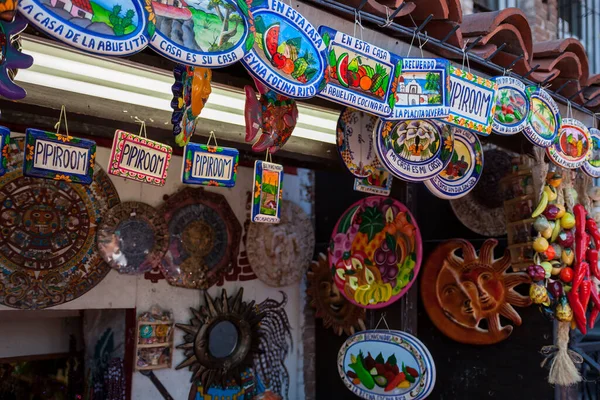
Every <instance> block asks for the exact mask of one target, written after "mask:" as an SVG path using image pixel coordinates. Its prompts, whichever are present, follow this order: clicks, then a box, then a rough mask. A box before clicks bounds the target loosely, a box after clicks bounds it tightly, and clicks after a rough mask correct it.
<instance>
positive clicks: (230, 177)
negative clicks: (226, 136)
mask: <svg viewBox="0 0 600 400" xmlns="http://www.w3.org/2000/svg"><path fill="white" fill-rule="evenodd" d="M239 158H240V152H239V151H238V150H237V149H234V148H231V147H219V146H209V145H206V144H198V143H188V144H187V145H186V146H185V149H184V150H183V168H182V173H181V182H183V183H186V184H188V185H203V186H221V187H233V186H235V180H236V178H237V169H238V161H239Z"/></svg>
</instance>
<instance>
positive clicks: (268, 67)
mask: <svg viewBox="0 0 600 400" xmlns="http://www.w3.org/2000/svg"><path fill="white" fill-rule="evenodd" d="M240 3H242V2H240ZM247 4H249V9H248V23H249V25H250V32H251V36H250V37H252V38H253V40H252V39H250V40H249V41H248V43H250V44H252V47H251V48H248V47H247V49H248V53H247V54H246V55H245V56H244V58H242V59H241V60H240V61H241V62H242V64H243V65H244V67H246V69H247V70H248V72H249V73H250V75H251V76H253V77H254V78H255V79H256V80H258V81H260V82H262V83H263V84H264V85H267V86H268V87H269V88H271V89H273V90H274V91H276V92H277V93H279V94H281V95H283V96H287V97H290V98H293V99H307V98H311V97H315V96H316V95H317V94H319V92H321V91H322V90H323V88H324V87H325V66H326V65H327V59H326V55H325V50H326V45H325V42H324V41H323V38H321V35H319V32H318V31H317V29H315V27H313V26H312V25H311V23H310V22H309V21H308V20H306V19H305V18H304V17H303V16H302V15H301V14H300V12H299V11H298V10H296V9H295V8H293V7H291V6H290V5H288V4H287V3H284V2H281V1H278V0H271V1H268V2H265V1H260V0H252V1H248V3H247ZM240 7H246V5H245V4H244V5H243V6H242V5H240ZM252 42H254V43H252Z"/></svg>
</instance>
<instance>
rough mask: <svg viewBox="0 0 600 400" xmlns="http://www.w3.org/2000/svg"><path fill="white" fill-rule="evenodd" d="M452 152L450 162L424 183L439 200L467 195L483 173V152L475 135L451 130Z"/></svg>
mask: <svg viewBox="0 0 600 400" xmlns="http://www.w3.org/2000/svg"><path fill="white" fill-rule="evenodd" d="M452 133H453V136H454V152H453V153H452V158H451V159H450V162H449V163H448V165H447V166H446V168H444V169H443V170H442V172H440V173H439V174H437V175H436V176H434V177H433V178H432V179H430V180H428V181H425V186H427V189H429V191H430V192H431V193H433V194H434V195H436V196H437V197H439V198H440V199H448V200H452V199H458V198H461V197H463V196H464V195H466V194H467V193H469V192H470V191H471V190H473V188H474V187H475V185H477V182H479V178H480V177H481V172H482V171H483V150H482V148H481V143H480V142H479V138H478V137H477V135H476V134H474V133H472V132H469V131H466V130H464V129H460V128H453V129H452Z"/></svg>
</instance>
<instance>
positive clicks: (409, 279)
mask: <svg viewBox="0 0 600 400" xmlns="http://www.w3.org/2000/svg"><path fill="white" fill-rule="evenodd" d="M421 258H422V243H421V233H420V232H419V227H418V226H417V224H416V221H415V220H414V218H413V216H412V215H411V213H410V211H408V209H407V208H406V206H404V204H402V203H400V202H399V201H397V200H394V199H391V198H387V197H380V196H370V197H367V198H365V199H363V200H361V201H359V202H357V203H355V204H353V205H352V206H351V207H350V208H349V209H348V210H346V212H345V213H344V214H343V215H342V216H341V217H340V219H339V220H338V222H337V224H336V226H335V228H334V230H333V233H332V235H331V243H330V245H329V265H330V266H331V269H332V273H334V282H335V284H336V285H337V287H338V289H339V290H340V292H341V293H342V294H343V295H344V296H345V297H346V298H347V299H348V300H349V301H350V302H352V303H354V304H356V305H358V306H361V307H365V308H381V307H385V306H388V305H390V304H391V303H393V302H395V301H396V300H398V299H399V298H400V297H401V296H402V295H404V293H406V292H407V291H408V289H409V288H410V286H411V285H412V284H413V282H414V281H415V280H416V277H417V273H418V272H419V268H420V266H421Z"/></svg>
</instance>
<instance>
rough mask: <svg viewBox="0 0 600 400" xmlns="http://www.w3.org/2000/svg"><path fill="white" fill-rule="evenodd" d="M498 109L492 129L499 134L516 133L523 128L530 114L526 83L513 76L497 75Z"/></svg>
mask: <svg viewBox="0 0 600 400" xmlns="http://www.w3.org/2000/svg"><path fill="white" fill-rule="evenodd" d="M494 81H496V83H497V84H498V93H497V95H496V111H495V112H494V119H493V121H492V131H493V132H494V133H495V134H498V135H514V134H517V133H519V132H521V131H522V130H523V128H524V127H525V124H526V123H527V115H528V114H529V101H528V100H527V95H526V94H525V85H524V84H523V82H521V81H520V80H519V79H517V78H513V77H511V76H497V77H496V78H494Z"/></svg>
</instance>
